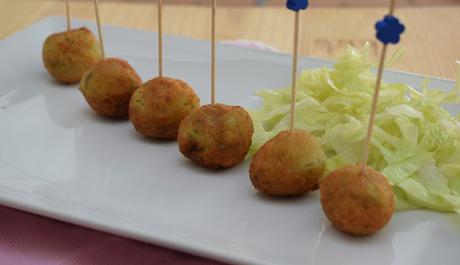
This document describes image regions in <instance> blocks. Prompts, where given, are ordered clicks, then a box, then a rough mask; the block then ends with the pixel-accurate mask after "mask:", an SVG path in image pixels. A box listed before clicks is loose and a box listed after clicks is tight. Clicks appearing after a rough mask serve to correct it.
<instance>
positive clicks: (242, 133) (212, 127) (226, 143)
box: [177, 104, 254, 168]
mask: <svg viewBox="0 0 460 265" xmlns="http://www.w3.org/2000/svg"><path fill="white" fill-rule="evenodd" d="M253 132H254V127H253V124H252V119H251V117H250V116H249V114H248V113H247V112H246V110H244V109H243V108H242V107H239V106H227V105H224V104H215V105H205V106H202V107H201V108H199V109H196V110H194V111H193V112H192V113H190V115H188V116H187V117H186V118H185V119H184V120H183V121H182V123H181V124H180V126H179V134H178V138H177V139H178V142H179V150H180V152H181V153H182V154H183V155H184V156H185V157H187V158H189V159H190V160H192V161H193V162H195V163H196V164H198V165H200V166H203V167H207V168H230V167H234V166H236V165H238V164H239V163H241V162H242V161H243V160H244V158H245V156H246V154H247V153H248V151H249V147H250V146H251V143H252V134H253Z"/></svg>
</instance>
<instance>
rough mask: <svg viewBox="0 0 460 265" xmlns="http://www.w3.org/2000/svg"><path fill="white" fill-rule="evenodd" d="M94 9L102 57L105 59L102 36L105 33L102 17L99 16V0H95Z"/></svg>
mask: <svg viewBox="0 0 460 265" xmlns="http://www.w3.org/2000/svg"><path fill="white" fill-rule="evenodd" d="M94 11H95V12H96V23H97V32H98V34H99V43H100V45H101V53H102V58H103V59H105V50H104V38H103V37H102V35H103V34H102V27H101V19H100V17H99V4H98V1H97V0H94Z"/></svg>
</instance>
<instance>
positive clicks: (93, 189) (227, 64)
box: [0, 18, 460, 265]
mask: <svg viewBox="0 0 460 265" xmlns="http://www.w3.org/2000/svg"><path fill="white" fill-rule="evenodd" d="M74 25H84V26H87V27H89V28H91V29H92V30H93V32H95V25H94V23H92V22H87V21H80V20H76V21H75V22H74ZM64 26H65V21H64V19H63V18H47V19H44V20H42V21H40V22H38V23H36V24H34V25H33V26H32V27H30V28H28V29H26V30H24V31H22V32H20V33H18V34H16V35H14V36H12V37H10V38H8V39H6V40H3V41H0V69H1V71H0V203H2V204H5V205H9V206H12V207H15V208H19V209H23V210H26V211H30V212H34V213H38V214H41V215H45V216H49V217H52V218H56V219H60V220H65V221H68V222H71V223H75V224H79V225H83V226H87V227H91V228H95V229H98V230H103V231H107V232H110V233H114V234H118V235H123V236H127V237H131V238H134V239H139V240H142V241H146V242H151V243H154V244H159V245H162V246H166V247H171V248H174V249H179V250H183V251H187V252H190V253H194V254H199V255H203V256H206V257H211V258H215V259H218V260H223V261H228V262H233V263H243V264H261V265H262V264H263V265H275V264H284V265H300V264H302V265H306V264H334V265H336V264H341V265H346V264H354V265H356V264H366V265H368V264H374V265H379V264H385V265H387V264H400V265H415V264H417V265H423V264H443V265H451V264H452V265H453V264H458V262H459V260H460V251H459V246H460V218H459V217H458V216H457V215H448V214H440V213H433V212H427V211H411V212H398V213H396V214H395V215H394V217H393V219H392V221H391V223H390V224H389V225H388V226H387V227H386V228H385V229H384V230H383V231H382V232H381V233H379V234H377V235H375V236H371V237H365V238H354V237H348V236H345V235H343V234H341V233H338V232H337V231H336V230H335V229H334V228H333V227H331V225H330V224H329V223H328V221H327V220H326V219H325V217H324V216H323V213H322V211H321V207H320V204H319V200H318V194H317V193H313V194H311V195H308V196H304V197H301V198H297V199H284V200H276V199H268V198H266V197H263V196H260V195H259V194H258V193H257V192H255V191H254V190H253V188H252V186H251V184H250V182H249V179H248V173H247V170H248V163H247V162H246V163H243V164H242V165H240V166H238V167H236V168H234V169H230V170H225V171H208V170H204V169H201V168H198V167H196V166H195V165H193V164H192V163H190V162H189V161H187V160H186V159H185V158H183V157H182V156H181V154H180V153H179V152H178V150H177V149H178V148H177V145H176V143H175V142H158V141H149V140H146V139H143V138H142V137H140V136H139V135H138V134H137V133H136V132H135V131H134V130H133V128H132V126H131V124H130V122H129V121H121V122H120V121H118V122H117V121H113V120H107V119H103V118H100V117H98V116H96V115H95V114H93V112H92V111H91V110H90V109H89V108H88V106H87V104H86V103H85V101H84V99H83V97H82V96H81V94H80V92H79V91H78V89H77V86H63V85H61V84H58V83H57V82H55V81H53V80H52V79H51V78H50V77H49V75H48V74H47V73H46V71H45V69H44V68H43V66H42V61H41V47H42V43H43V41H44V40H45V38H46V37H47V36H48V35H49V34H51V33H54V32H57V31H63V30H64V29H65V28H64ZM105 42H106V44H107V54H109V55H110V56H113V57H120V58H124V59H126V60H128V61H129V62H130V63H131V64H132V66H133V67H134V68H135V69H136V70H137V71H138V72H139V74H140V75H141V77H142V78H143V79H144V80H148V79H150V78H152V77H153V76H154V75H155V74H156V73H157V67H156V61H155V58H156V54H155V51H156V42H155V37H154V35H153V34H152V33H149V32H142V31H136V30H128V29H121V28H115V27H105ZM209 47H210V45H209V43H208V42H205V41H198V40H190V39H184V38H178V37H166V39H165V71H166V74H167V75H168V76H172V77H178V78H181V79H183V80H185V81H187V82H188V83H190V84H191V85H192V86H193V87H194V88H195V90H196V91H197V93H198V94H199V96H200V97H201V99H202V103H207V102H209V101H208V100H209V83H210V82H209V66H210V63H209V55H210V51H209ZM217 52H218V64H217V67H218V68H217V74H218V75H217V76H218V79H217V88H218V90H217V98H218V100H219V101H225V103H228V104H235V105H236V104H238V105H243V106H245V107H255V106H256V105H257V104H258V103H257V102H258V101H257V99H256V98H255V97H254V96H252V95H253V91H254V90H255V89H260V88H278V87H283V86H285V85H286V84H289V76H290V75H289V73H290V70H289V69H290V57H289V56H288V55H284V54H278V53H272V52H260V51H255V50H247V49H241V48H236V47H231V46H227V45H219V46H218V51H217ZM328 65H330V62H328V61H325V60H319V59H312V58H302V59H300V67H303V68H305V67H320V66H328ZM385 79H386V80H387V81H400V82H406V83H409V84H412V85H414V86H417V85H419V84H420V82H421V80H422V78H421V77H420V76H417V75H413V74H407V73H401V72H392V71H388V72H386V75H385ZM432 84H433V86H436V87H439V88H443V89H448V88H451V87H453V82H452V81H448V80H441V79H434V80H433V83H432ZM450 111H453V112H457V111H458V106H457V107H452V108H451V109H450Z"/></svg>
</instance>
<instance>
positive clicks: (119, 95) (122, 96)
mask: <svg viewBox="0 0 460 265" xmlns="http://www.w3.org/2000/svg"><path fill="white" fill-rule="evenodd" d="M141 85H142V80H141V78H140V77H139V75H137V73H136V71H134V69H133V68H132V67H131V66H130V65H129V64H128V62H126V61H124V60H121V59H117V58H108V59H105V60H102V61H100V62H98V63H97V64H95V65H94V66H93V67H91V68H90V69H89V70H88V71H87V72H86V73H85V75H84V76H83V78H82V80H81V83H80V91H81V92H82V93H83V96H84V97H85V99H86V101H87V102H88V104H89V105H90V106H91V108H92V109H93V110H94V111H95V112H96V113H98V114H100V115H102V116H106V117H112V118H125V117H128V108H129V100H130V99H131V96H132V94H133V93H134V91H135V90H136V89H137V88H138V87H139V86H141Z"/></svg>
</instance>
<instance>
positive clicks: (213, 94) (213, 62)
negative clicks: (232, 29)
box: [211, 0, 217, 105]
mask: <svg viewBox="0 0 460 265" xmlns="http://www.w3.org/2000/svg"><path fill="white" fill-rule="evenodd" d="M216 5H217V4H216V0H212V19H211V105H214V104H216Z"/></svg>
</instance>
